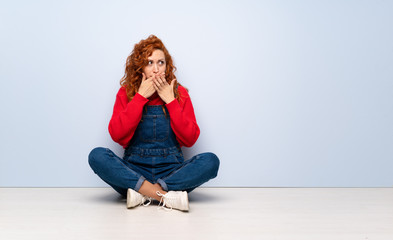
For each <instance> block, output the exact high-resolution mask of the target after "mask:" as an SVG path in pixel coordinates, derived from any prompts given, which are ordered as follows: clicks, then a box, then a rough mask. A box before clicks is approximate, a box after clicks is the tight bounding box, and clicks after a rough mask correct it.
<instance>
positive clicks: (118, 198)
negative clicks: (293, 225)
mask: <svg viewBox="0 0 393 240" xmlns="http://www.w3.org/2000/svg"><path fill="white" fill-rule="evenodd" d="M91 198H92V199H93V200H94V201H96V202H106V203H114V202H116V203H123V202H126V201H127V199H126V197H124V196H122V195H120V194H119V193H117V192H110V193H103V194H100V195H95V196H92V197H91Z"/></svg>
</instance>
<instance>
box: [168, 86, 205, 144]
mask: <svg viewBox="0 0 393 240" xmlns="http://www.w3.org/2000/svg"><path fill="white" fill-rule="evenodd" d="M179 93H180V96H181V99H182V101H181V103H179V102H178V101H177V100H176V99H175V100H173V101H172V102H170V103H168V104H166V107H167V109H168V111H169V115H170V119H171V120H170V121H171V127H172V130H173V131H174V133H175V135H176V139H177V141H178V142H179V144H180V145H181V146H186V147H191V146H192V145H194V144H195V142H196V141H197V139H198V137H199V134H200V130H199V127H198V124H197V122H196V118H195V113H194V107H193V106H192V102H191V98H190V96H189V95H188V92H187V90H186V89H185V88H183V87H181V86H180V87H179Z"/></svg>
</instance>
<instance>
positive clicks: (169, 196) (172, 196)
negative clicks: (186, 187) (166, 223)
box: [156, 191, 189, 211]
mask: <svg viewBox="0 0 393 240" xmlns="http://www.w3.org/2000/svg"><path fill="white" fill-rule="evenodd" d="M156 193H157V195H158V196H160V197H161V201H160V203H159V204H158V205H160V204H161V203H162V206H161V208H164V209H167V210H172V208H174V209H178V210H181V211H188V209H189V207H188V195H187V192H181V191H169V192H167V193H166V194H162V193H160V192H159V191H157V192H156Z"/></svg>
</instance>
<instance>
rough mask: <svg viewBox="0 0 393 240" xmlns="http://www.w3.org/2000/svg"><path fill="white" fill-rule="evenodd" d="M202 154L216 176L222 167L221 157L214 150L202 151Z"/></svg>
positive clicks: (212, 173)
mask: <svg viewBox="0 0 393 240" xmlns="http://www.w3.org/2000/svg"><path fill="white" fill-rule="evenodd" d="M201 155H202V156H203V158H204V159H205V164H206V167H207V169H209V172H210V173H211V175H212V178H215V177H216V176H217V173H218V169H219V167H220V159H219V158H218V157H217V155H216V154H214V153H212V152H207V153H202V154H201Z"/></svg>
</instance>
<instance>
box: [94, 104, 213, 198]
mask: <svg viewBox="0 0 393 240" xmlns="http://www.w3.org/2000/svg"><path fill="white" fill-rule="evenodd" d="M164 108H165V112H166V115H165V113H164V112H163V110H162V106H161V105H146V106H145V108H144V110H143V114H142V119H141V121H140V123H139V124H138V127H137V129H136V130H135V132H134V135H133V137H132V139H131V141H130V143H129V145H128V147H127V148H126V150H125V152H124V157H123V158H120V157H118V156H116V155H115V154H114V153H113V152H112V151H111V150H110V149H108V148H95V149H93V150H92V151H91V153H90V154H89V164H90V166H91V168H92V169H93V171H94V172H95V173H96V174H97V175H98V176H99V177H100V178H101V179H102V180H104V181H105V182H106V183H108V184H109V185H110V186H112V187H113V188H114V189H115V190H116V191H117V192H119V193H120V194H122V195H124V196H126V193H127V188H132V189H134V190H136V191H138V190H139V188H140V187H141V185H142V183H143V182H144V181H145V180H147V181H149V182H151V183H153V184H154V183H159V184H160V185H161V187H162V188H163V189H164V190H165V191H171V190H173V191H187V192H190V191H192V190H193V189H195V188H196V187H198V186H200V185H201V184H203V183H205V182H207V181H209V180H210V179H212V178H214V177H216V176H217V172H218V168H219V159H218V157H217V156H216V155H215V154H214V153H210V152H207V153H202V154H198V155H196V156H194V157H192V158H191V159H189V160H187V161H185V160H184V157H183V153H182V150H181V148H180V145H179V143H178V141H177V139H176V136H175V133H174V132H173V130H172V128H171V125H170V115H169V111H168V110H167V109H166V107H165V106H164Z"/></svg>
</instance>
